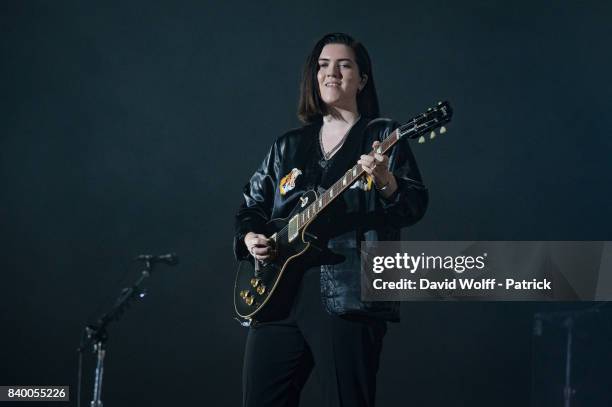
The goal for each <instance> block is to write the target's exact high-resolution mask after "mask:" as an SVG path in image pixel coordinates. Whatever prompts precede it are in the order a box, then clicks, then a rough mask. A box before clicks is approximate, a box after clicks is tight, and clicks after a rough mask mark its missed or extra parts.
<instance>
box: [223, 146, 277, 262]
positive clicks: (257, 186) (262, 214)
mask: <svg viewBox="0 0 612 407" xmlns="http://www.w3.org/2000/svg"><path fill="white" fill-rule="evenodd" d="M277 153H278V151H277V143H275V144H274V145H273V146H272V148H270V151H269V152H268V155H267V156H266V158H264V160H263V162H262V163H261V165H260V166H259V168H258V169H257V170H256V171H255V173H254V174H253V176H251V179H250V181H249V182H248V183H247V184H246V185H245V186H244V188H243V197H244V201H243V202H242V204H241V205H240V208H239V209H238V212H237V213H236V218H235V222H234V255H235V256H236V259H237V260H243V259H246V258H247V257H249V256H250V254H249V252H248V250H247V248H246V246H245V244H244V236H245V235H246V234H247V233H249V232H254V233H265V231H266V223H267V222H268V221H269V220H270V217H271V214H272V208H273V207H274V194H275V188H276V183H277V176H276V169H275V163H276V162H278V160H277V159H276V158H277Z"/></svg>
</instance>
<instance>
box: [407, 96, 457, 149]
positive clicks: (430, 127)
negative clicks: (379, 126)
mask: <svg viewBox="0 0 612 407" xmlns="http://www.w3.org/2000/svg"><path fill="white" fill-rule="evenodd" d="M452 116H453V109H452V108H451V106H450V103H448V102H447V101H444V102H438V104H437V105H436V106H435V107H430V108H429V109H427V111H426V112H424V113H422V114H420V115H418V116H416V117H415V118H414V119H412V120H410V121H408V122H406V123H405V124H403V125H401V126H400V127H399V128H398V129H397V134H398V139H401V138H404V137H407V138H411V139H412V138H418V139H419V143H424V142H425V140H426V139H425V135H426V134H428V133H429V139H430V140H431V139H433V138H435V137H436V130H437V129H440V130H439V131H438V132H439V133H440V134H444V133H446V131H447V129H446V127H444V125H445V124H446V123H448V122H450V120H451V118H452Z"/></svg>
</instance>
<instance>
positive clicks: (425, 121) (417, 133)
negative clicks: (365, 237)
mask: <svg viewBox="0 0 612 407" xmlns="http://www.w3.org/2000/svg"><path fill="white" fill-rule="evenodd" d="M452 115H453V110H452V109H451V106H450V104H449V103H448V102H438V104H437V105H436V106H435V107H431V108H429V109H427V111H426V112H424V113H422V114H420V115H418V116H416V117H415V118H413V119H412V120H410V121H408V122H406V123H405V124H403V125H401V126H400V127H398V128H397V129H395V131H393V132H392V133H391V134H390V135H389V137H387V138H386V139H384V140H383V141H381V143H380V145H379V146H378V147H377V149H376V151H374V150H372V151H370V153H369V155H374V153H379V154H385V153H386V152H387V151H389V149H391V147H393V146H394V145H395V144H396V143H397V142H398V141H399V140H401V139H402V138H409V139H414V138H417V137H420V139H419V143H421V142H423V141H425V139H424V137H423V134H426V133H428V132H432V133H431V135H430V137H431V138H433V137H434V130H436V129H438V128H440V133H444V132H446V129H445V128H444V127H442V126H443V125H444V124H446V123H448V122H449V121H450V120H451V117H452ZM421 139H422V140H421ZM364 173H365V171H364V170H363V167H362V166H361V164H356V165H355V166H353V167H352V168H350V169H349V170H348V171H347V172H346V173H345V174H344V176H342V177H341V178H340V179H339V180H338V181H336V182H335V183H334V184H333V185H332V186H331V187H329V188H328V189H327V190H325V192H323V193H322V194H321V195H320V196H319V198H317V200H316V201H314V202H307V204H308V206H306V205H304V208H303V210H302V211H301V212H300V213H299V214H297V215H295V217H294V218H292V219H291V221H290V222H289V225H288V228H289V232H288V233H289V237H290V240H291V239H293V238H294V237H295V236H297V233H298V231H299V230H300V229H302V228H303V227H304V226H306V225H307V224H309V223H310V222H312V221H313V220H314V219H315V218H316V217H317V215H318V214H319V213H321V211H322V210H323V209H325V208H326V207H327V206H328V205H329V204H331V203H332V202H333V201H334V199H336V198H337V197H339V196H340V195H341V194H342V193H343V192H344V191H345V190H347V189H348V188H349V187H350V186H351V185H352V184H353V183H354V182H355V181H356V180H357V179H358V178H359V177H361V176H362V175H363V174H364Z"/></svg>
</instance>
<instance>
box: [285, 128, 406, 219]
mask: <svg viewBox="0 0 612 407" xmlns="http://www.w3.org/2000/svg"><path fill="white" fill-rule="evenodd" d="M400 134H401V133H399V129H398V130H395V131H394V132H393V133H391V135H390V136H389V137H387V138H386V139H384V140H383V141H382V142H381V143H380V145H379V146H378V148H377V150H376V151H374V150H372V151H371V152H370V153H369V155H374V153H375V152H376V153H379V154H384V153H386V152H387V151H388V150H389V149H390V148H391V147H393V145H394V144H395V143H397V141H398V140H399V138H400V137H401V135H400ZM364 173H365V171H364V169H363V167H362V166H361V164H355V165H354V166H353V167H352V168H350V169H349V170H348V171H347V172H346V173H345V174H344V176H342V177H341V178H340V179H339V180H338V181H336V182H335V183H334V184H333V185H332V186H331V187H329V188H328V189H327V190H325V192H323V193H321V195H320V196H319V198H317V200H316V201H314V202H309V203H308V205H307V206H306V207H305V208H304V209H303V210H302V212H300V213H299V214H298V215H297V216H298V220H297V225H296V226H297V228H298V229H301V228H302V227H304V226H306V225H307V224H308V223H309V222H311V221H312V220H313V219H314V218H315V217H316V216H317V215H318V214H319V213H320V212H321V211H322V210H323V209H325V207H327V206H328V205H329V204H331V203H332V201H333V200H334V199H336V197H338V196H340V195H341V194H342V193H343V192H344V190H346V189H347V188H349V187H350V186H351V185H352V184H353V183H354V182H355V181H357V180H358V179H359V177H361V176H362V175H363V174H364Z"/></svg>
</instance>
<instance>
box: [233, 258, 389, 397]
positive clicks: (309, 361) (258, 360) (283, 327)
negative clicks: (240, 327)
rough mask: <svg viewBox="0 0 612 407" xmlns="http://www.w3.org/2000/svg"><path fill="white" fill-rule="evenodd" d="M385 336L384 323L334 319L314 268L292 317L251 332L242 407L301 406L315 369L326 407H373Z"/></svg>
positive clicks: (354, 318)
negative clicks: (304, 389) (301, 399)
mask: <svg viewBox="0 0 612 407" xmlns="http://www.w3.org/2000/svg"><path fill="white" fill-rule="evenodd" d="M386 331H387V325H386V322H385V321H380V320H374V319H369V318H356V317H353V318H350V317H339V316H335V315H330V314H329V313H328V312H327V311H326V310H325V309H324V306H323V303H322V302H321V289H320V280H319V269H318V268H314V269H309V270H308V271H307V272H306V273H305V275H304V279H303V280H302V283H301V286H300V290H299V292H298V293H297V296H296V299H295V302H294V304H293V306H292V309H291V312H290V314H289V316H288V317H287V318H285V319H283V320H280V321H274V322H266V323H259V324H256V325H255V326H252V327H251V328H249V334H248V337H247V343H246V350H245V356H244V369H243V406H244V407H277V406H278V407H281V406H282V407H287V406H297V405H298V404H299V399H300V392H301V390H302V388H303V386H304V384H305V383H306V380H307V379H308V377H309V376H310V373H311V371H312V370H313V367H314V370H315V373H316V376H317V378H318V382H319V385H320V387H321V393H322V395H323V398H324V400H323V405H325V406H329V407H340V406H350V407H361V406H364V407H366V406H367V407H371V406H374V404H375V398H376V373H377V371H378V361H379V357H380V352H381V349H382V341H383V337H384V335H385V333H386Z"/></svg>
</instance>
